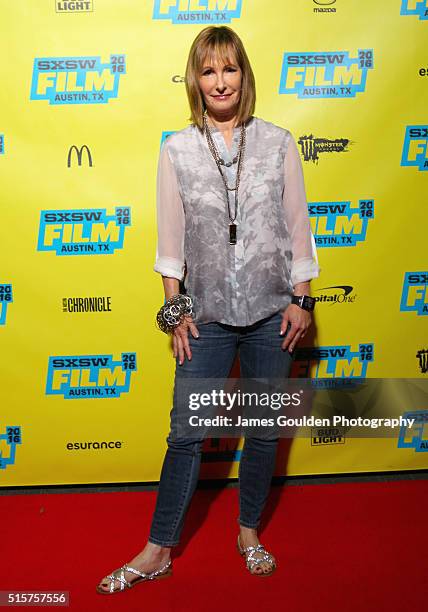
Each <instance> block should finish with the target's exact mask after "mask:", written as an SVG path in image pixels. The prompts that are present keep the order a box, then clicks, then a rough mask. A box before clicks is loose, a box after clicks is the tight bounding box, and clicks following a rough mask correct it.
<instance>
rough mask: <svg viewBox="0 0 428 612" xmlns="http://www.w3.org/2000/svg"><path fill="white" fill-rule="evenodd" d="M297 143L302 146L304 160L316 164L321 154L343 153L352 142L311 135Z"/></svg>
mask: <svg viewBox="0 0 428 612" xmlns="http://www.w3.org/2000/svg"><path fill="white" fill-rule="evenodd" d="M297 142H298V143H299V145H300V150H301V151H302V155H303V159H304V160H305V161H312V162H314V163H315V162H318V160H319V157H318V154H319V153H343V152H344V151H346V150H347V149H346V147H347V146H348V144H349V143H350V142H351V141H350V140H348V139H347V138H336V139H335V140H329V139H328V138H315V137H314V136H313V135H312V134H311V135H310V136H301V137H300V138H299V140H298V141H297Z"/></svg>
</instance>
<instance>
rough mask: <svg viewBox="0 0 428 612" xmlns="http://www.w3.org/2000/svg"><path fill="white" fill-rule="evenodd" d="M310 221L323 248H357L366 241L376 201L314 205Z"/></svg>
mask: <svg viewBox="0 0 428 612" xmlns="http://www.w3.org/2000/svg"><path fill="white" fill-rule="evenodd" d="M308 211H309V220H310V223H311V228H312V233H313V234H314V238H315V243H316V245H317V246H320V247H342V246H345V247H346V246H351V247H353V246H355V245H356V244H357V243H358V242H363V241H364V240H365V239H366V233H367V226H368V223H369V220H370V219H373V218H374V200H359V201H358V206H352V205H351V202H312V203H309V204H308Z"/></svg>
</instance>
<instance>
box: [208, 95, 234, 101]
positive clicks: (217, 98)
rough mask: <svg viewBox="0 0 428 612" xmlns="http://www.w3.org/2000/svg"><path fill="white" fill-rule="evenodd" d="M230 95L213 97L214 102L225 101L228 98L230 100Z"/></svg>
mask: <svg viewBox="0 0 428 612" xmlns="http://www.w3.org/2000/svg"><path fill="white" fill-rule="evenodd" d="M231 95H232V94H221V95H219V96H213V98H215V99H216V100H227V99H228V98H230V96H231Z"/></svg>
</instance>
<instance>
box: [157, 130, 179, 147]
mask: <svg viewBox="0 0 428 612" xmlns="http://www.w3.org/2000/svg"><path fill="white" fill-rule="evenodd" d="M175 132H176V130H172V131H169V132H168V131H165V130H164V131H163V132H162V135H161V142H160V146H162V145H163V143H164V142H165V140H166V139H167V138H168V136H171V134H175Z"/></svg>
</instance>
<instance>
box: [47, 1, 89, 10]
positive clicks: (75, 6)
mask: <svg viewBox="0 0 428 612" xmlns="http://www.w3.org/2000/svg"><path fill="white" fill-rule="evenodd" d="M93 10H94V3H93V2H92V0H84V1H83V2H78V1H76V0H57V1H56V2H55V11H56V12H57V13H90V12H92V11H93Z"/></svg>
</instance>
